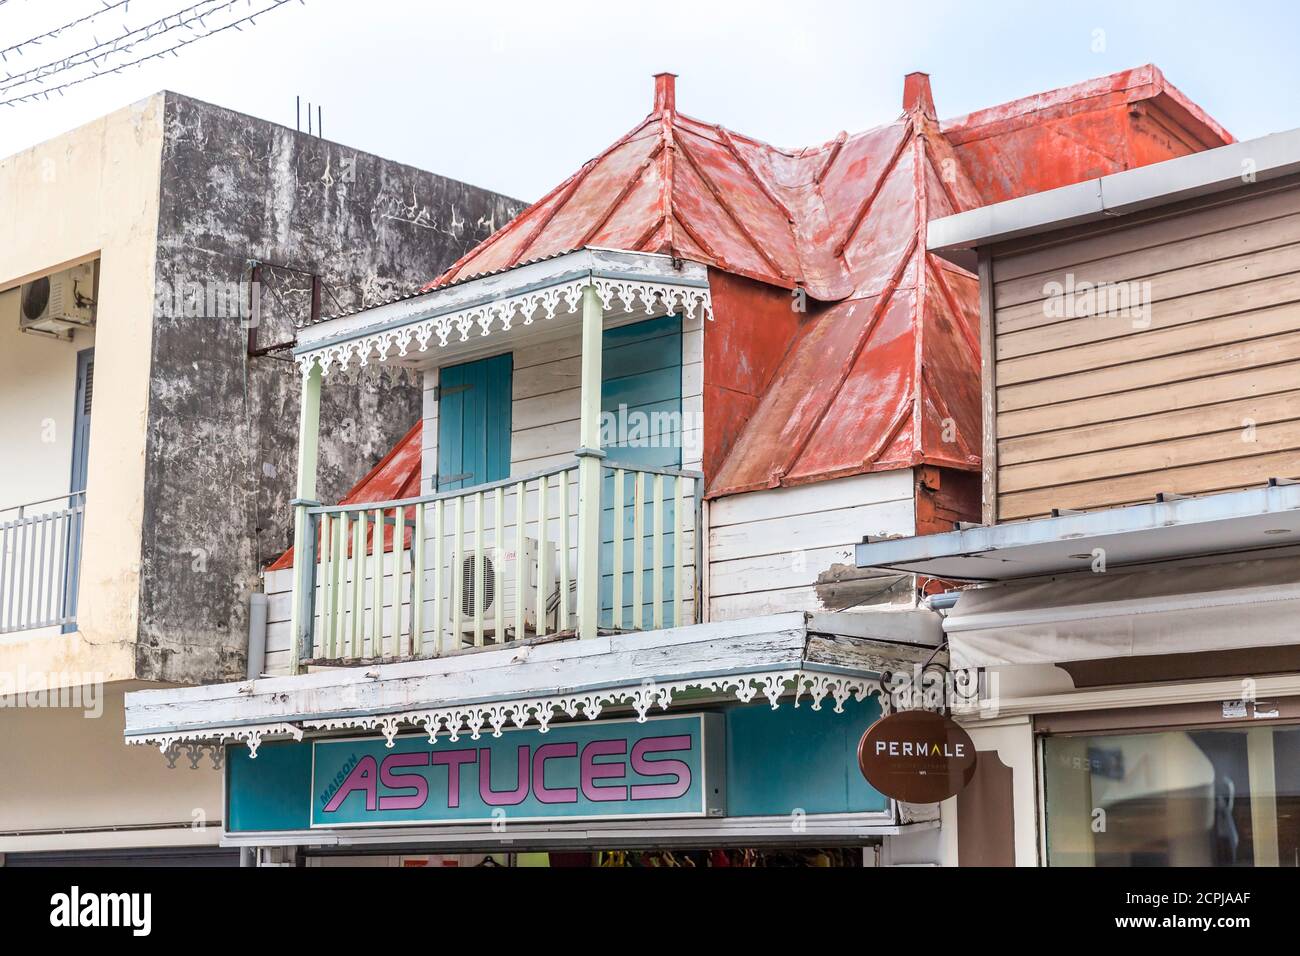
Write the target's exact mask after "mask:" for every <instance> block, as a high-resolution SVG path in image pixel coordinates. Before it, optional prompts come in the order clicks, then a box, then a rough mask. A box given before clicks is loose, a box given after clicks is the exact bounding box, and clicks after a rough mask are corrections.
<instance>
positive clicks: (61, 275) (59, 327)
mask: <svg viewBox="0 0 1300 956" xmlns="http://www.w3.org/2000/svg"><path fill="white" fill-rule="evenodd" d="M96 267H97V263H95V262H86V263H83V264H82V265H79V266H73V267H72V268H71V269H64V270H62V271H60V272H54V273H51V274H50V275H47V276H41V277H40V278H39V279H33V280H32V281H31V282H24V283H23V285H22V289H21V291H20V293H19V299H18V328H19V329H20V330H22V331H23V332H35V333H41V334H44V335H53V336H57V337H58V338H65V339H70V338H72V333H73V332H74V331H76V330H77V329H88V328H92V327H94V325H95V295H96V288H95V286H96V277H95V271H96Z"/></svg>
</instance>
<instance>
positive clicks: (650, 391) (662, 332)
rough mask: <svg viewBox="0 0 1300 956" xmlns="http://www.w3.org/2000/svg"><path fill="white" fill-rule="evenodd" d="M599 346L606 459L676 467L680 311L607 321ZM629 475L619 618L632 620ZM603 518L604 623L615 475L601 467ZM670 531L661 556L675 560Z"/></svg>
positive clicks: (649, 576)
mask: <svg viewBox="0 0 1300 956" xmlns="http://www.w3.org/2000/svg"><path fill="white" fill-rule="evenodd" d="M603 341H604V347H603V349H602V352H601V386H600V409H601V415H602V426H603V427H602V429H601V432H602V434H601V439H602V441H601V447H602V448H603V449H604V451H605V454H606V455H607V458H606V464H607V465H623V466H624V467H628V468H637V467H641V468H680V467H681V464H682V319H681V316H679V315H666V316H663V317H661V318H657V319H647V320H646V321H644V322H636V323H634V324H632V325H624V326H619V327H618V328H615V329H608V330H606V331H605V333H604V340H603ZM632 479H633V476H632V475H630V474H629V475H626V476H625V479H624V490H623V503H624V510H623V568H624V573H623V616H622V617H621V618H620V620H621V621H622V622H623V623H622V625H621V626H624V627H628V626H630V622H631V620H632V579H633V571H632V565H633V560H632V559H633V556H634V549H635V548H636V547H637V543H635V542H633V540H632V530H633V511H634V508H633V494H634V490H633V483H632ZM653 489H654V484H653V481H650V480H648V481H647V483H646V500H645V503H644V505H643V509H642V512H643V513H642V529H643V534H644V536H643V538H642V540H641V541H640V545H639V546H640V548H641V551H642V555H643V560H644V566H645V568H646V571H645V574H644V576H643V579H642V580H643V586H644V589H645V590H644V592H643V594H644V601H643V603H642V609H641V615H642V626H643V627H646V628H649V627H651V626H652V622H653V620H654V608H653V598H654V576H653V571H652V570H651V554H652V549H653V537H652V535H653V531H654V508H653V505H652V504H651V502H650V498H651V496H652V495H653ZM664 498H665V499H666V500H665V501H664V505H663V522H664V527H665V528H666V529H675V528H676V527H677V523H676V515H675V513H674V502H673V500H672V488H671V485H670V483H669V482H668V481H667V479H665V482H664ZM601 505H602V513H601V519H600V541H601V545H600V568H601V580H600V608H601V610H600V620H601V624H602V625H603V626H606V627H611V626H616V625H615V622H614V609H613V603H614V574H613V568H614V476H613V474H612V473H611V472H606V473H605V477H604V479H603V484H602V488H601ZM673 535H674V531H672V530H669V531H666V532H665V534H664V539H663V555H664V561H665V562H669V561H671V560H672V554H673ZM676 586H677V581H676V574H675V573H672V572H671V571H670V572H667V573H665V575H664V591H663V597H664V606H663V615H664V621H665V623H670V622H671V621H672V600H673V594H674V591H675V588H676Z"/></svg>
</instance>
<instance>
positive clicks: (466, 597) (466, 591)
mask: <svg viewBox="0 0 1300 956" xmlns="http://www.w3.org/2000/svg"><path fill="white" fill-rule="evenodd" d="M477 560H478V559H477V558H476V557H475V556H474V555H472V554H471V555H470V556H469V557H467V558H466V559H465V560H464V562H463V563H462V564H461V569H460V606H461V607H462V608H464V609H465V612H466V613H467V614H473V613H474V610H473V608H474V564H475V562H476V561H477ZM495 598H496V569H495V567H494V566H493V564H492V559H491V558H490V557H488V556H487V555H486V554H485V555H483V607H481V608H480V609H479V613H486V612H487V611H489V610H490V609H491V608H492V602H493V600H494V599H495Z"/></svg>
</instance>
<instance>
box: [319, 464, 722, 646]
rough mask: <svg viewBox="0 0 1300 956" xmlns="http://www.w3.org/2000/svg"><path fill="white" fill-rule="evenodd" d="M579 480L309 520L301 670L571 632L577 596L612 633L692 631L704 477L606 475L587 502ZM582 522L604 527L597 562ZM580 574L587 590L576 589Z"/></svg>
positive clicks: (337, 511)
mask: <svg viewBox="0 0 1300 956" xmlns="http://www.w3.org/2000/svg"><path fill="white" fill-rule="evenodd" d="M579 468H580V465H579V464H577V463H575V464H573V465H567V466H564V467H560V468H553V469H549V470H546V471H541V472H536V473H534V474H530V475H527V476H524V477H520V478H513V479H509V480H506V481H499V482H494V483H491V484H486V485H480V486H478V487H474V488H468V489H460V490H457V491H453V492H446V493H442V494H434V495H425V496H422V497H419V498H411V499H406V500H403V501H390V502H382V503H377V504H376V503H368V504H355V505H336V506H313V507H308V508H306V509H305V512H306V526H305V528H304V529H303V530H304V532H305V533H304V534H303V535H302V540H303V541H304V543H305V551H304V552H303V554H302V555H300V556H299V561H298V562H295V564H296V565H298V566H299V567H301V568H302V571H301V572H300V574H301V577H299V578H298V581H299V584H298V586H297V589H296V591H295V594H294V601H295V603H296V605H297V611H298V615H297V620H298V622H299V624H298V630H299V633H298V634H297V635H296V640H297V641H298V646H297V652H298V655H297V656H298V662H299V665H302V664H313V663H314V664H327V663H328V664H347V663H359V662H361V661H383V660H402V659H409V658H416V657H432V656H437V655H440V654H446V653H450V652H453V651H457V650H465V649H470V648H476V647H485V646H492V645H498V644H506V643H513V642H515V641H519V640H525V639H531V638H538V637H544V636H547V635H551V634H561V633H573V632H576V631H577V630H578V629H579V625H580V622H579V616H580V614H581V605H580V602H579V601H578V600H577V599H576V597H577V592H578V591H579V588H580V585H581V586H585V587H589V588H594V589H596V592H597V594H598V598H597V601H596V602H595V605H594V606H595V607H596V608H597V612H596V613H597V615H598V618H599V620H598V621H597V623H596V627H598V628H600V629H603V630H607V631H608V630H640V629H644V628H650V627H655V628H658V627H666V626H675V625H680V624H683V623H691V622H693V621H694V620H695V619H696V618H695V614H696V607H697V601H696V599H695V596H696V594H697V591H698V588H697V580H696V560H695V553H696V549H697V546H698V541H699V534H700V506H699V505H700V493H701V491H702V486H701V481H702V476H701V475H700V474H698V473H696V472H687V471H680V470H676V469H655V468H638V467H624V466H620V465H618V464H612V463H606V464H602V465H601V466H600V480H599V482H598V483H597V487H596V490H595V493H594V494H591V495H589V498H590V500H585V501H584V500H582V496H581V494H580V491H579V489H580V484H581V483H580V481H579ZM584 520H586V521H592V520H594V521H596V522H597V526H598V528H599V537H598V538H597V537H596V536H595V535H591V536H589V537H588V538H587V540H591V541H597V540H598V542H599V544H598V551H599V553H598V555H596V559H595V560H594V561H587V560H584V558H585V556H584V555H583V554H582V553H581V550H582V548H581V541H582V536H581V535H580V534H579V529H580V525H581V524H582V522H583V521H584ZM299 562H301V563H299ZM584 568H586V569H587V571H586V572H585V573H587V574H589V575H591V576H592V580H589V581H585V582H583V581H580V577H581V575H582V574H583V573H584V572H583V569H584ZM588 606H589V607H590V606H592V605H591V604H590V603H589V605H588ZM593 632H594V629H593Z"/></svg>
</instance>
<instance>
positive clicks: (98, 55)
mask: <svg viewBox="0 0 1300 956" xmlns="http://www.w3.org/2000/svg"><path fill="white" fill-rule="evenodd" d="M216 2H217V0H201V2H199V3H196V4H194V5H192V6H189V7H184V8H183V9H181V10H178V11H176V12H175V13H169V14H167V16H165V17H163V18H161V19H159V20H155V21H154V22H153V23H149V24H146V25H145V26H142V27H134V28H129V29H126V31H125V32H124V33H123V34H122V35H121V36H119V37H114V38H113V39H112V40H105V41H103V42H97V43H96V44H95V45H94V46H92V47H89V48H87V49H85V50H79V51H78V52H76V53H73V54H71V55H70V56H65V57H62V58H61V59H58V60H51V61H50V62H49V63H42V64H41V65H40V66H34V67H32V68H31V69H29V70H24V71H22V72H21V73H10V74H9V75H8V76H7V77H6V78H5V79H4V80H3V81H0V93H2V92H5V91H6V90H11V89H14V88H15V87H19V86H26V85H28V84H30V83H39V82H41V81H42V80H44V79H45V78H46V77H50V76H55V75H57V74H59V73H63V72H65V71H66V70H71V69H75V68H76V67H79V66H84V65H85V64H87V63H91V64H94V65H96V66H98V65H99V62H98V61H100V60H102V59H104V58H105V57H109V56H116V55H117V54H119V53H126V52H127V51H129V50H133V49H135V47H137V46H138V45H140V44H141V43H144V42H145V41H148V40H155V39H157V38H158V37H160V36H163V35H164V34H167V33H170V32H171V31H172V30H178V29H180V28H181V27H188V26H189V25H190V24H192V23H194V22H195V21H197V22H198V23H200V24H202V25H203V26H207V24H206V23H204V22H203V18H204V17H210V16H212V15H213V14H214V13H217V12H218V11H221V10H225V9H227V8H229V7H233V6H236V5H237V4H239V3H240V2H246V0H227V2H226V3H223V4H222V5H221V6H219V7H213V8H212V9H210V10H205V11H204V12H203V13H199V14H195V15H194V16H192V17H190V18H189V19H185V16H186V14H189V13H193V11H195V10H197V9H198V8H200V7H204V6H208V5H209V4H212V3H216ZM173 18H175V19H176V22H175V23H172V24H168V23H167V21H168V20H171V19H173ZM159 26H161V29H154V28H155V27H159ZM140 33H142V34H143V35H142V36H137V37H136V38H135V39H133V40H130V42H125V43H124V42H123V41H125V40H127V39H128V38H130V37H132V36H135V35H136V34H140ZM100 51H102V52H100Z"/></svg>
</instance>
